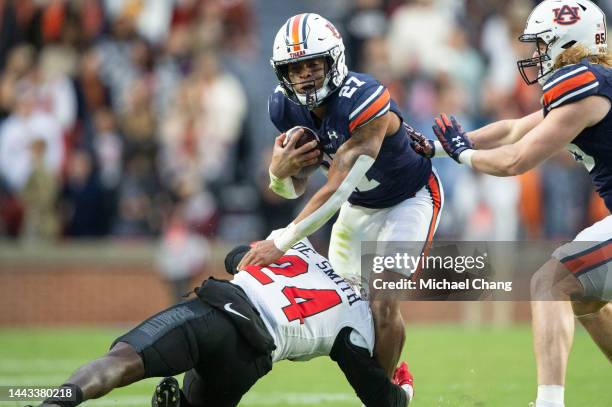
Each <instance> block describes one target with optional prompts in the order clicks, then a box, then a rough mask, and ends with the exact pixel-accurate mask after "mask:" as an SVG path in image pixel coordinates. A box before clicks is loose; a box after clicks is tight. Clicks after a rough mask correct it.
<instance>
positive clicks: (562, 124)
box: [434, 96, 610, 177]
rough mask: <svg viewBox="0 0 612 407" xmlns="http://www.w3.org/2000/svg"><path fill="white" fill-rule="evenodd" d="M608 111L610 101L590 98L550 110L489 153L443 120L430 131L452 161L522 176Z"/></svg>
mask: <svg viewBox="0 0 612 407" xmlns="http://www.w3.org/2000/svg"><path fill="white" fill-rule="evenodd" d="M609 110H610V101H609V100H607V99H605V98H603V97H600V96H590V97H587V98H585V99H582V100H580V101H578V102H575V103H570V104H567V105H563V106H561V107H558V108H556V109H553V110H552V111H551V112H550V113H549V114H548V115H547V116H546V118H545V119H544V120H542V122H541V123H540V124H538V125H537V126H536V127H534V128H533V129H532V130H531V131H529V132H528V133H527V134H526V135H525V136H524V137H523V138H521V139H520V140H519V141H517V142H516V143H513V144H509V145H505V146H501V147H498V148H494V149H491V150H474V149H472V147H471V145H470V143H469V140H468V139H467V136H466V135H465V133H463V132H461V131H460V128H457V126H456V122H454V121H453V123H450V122H449V121H448V119H446V118H445V116H444V115H443V117H442V118H441V119H437V120H436V122H437V124H436V126H434V132H435V133H436V136H437V137H438V139H439V140H440V142H441V143H442V145H443V146H444V149H445V150H446V151H447V152H448V153H449V155H450V156H451V157H453V158H454V159H455V160H456V161H458V162H460V163H463V164H467V165H469V166H471V167H472V168H474V169H476V170H478V171H480V172H484V173H486V174H490V175H495V176H501V177H504V176H514V175H519V174H522V173H524V172H526V171H528V170H530V169H532V168H534V167H535V166H536V165H538V164H539V163H541V162H542V161H544V160H546V159H547V158H549V157H550V156H552V155H554V154H556V153H557V152H559V151H561V150H562V149H564V148H565V146H567V144H569V143H571V142H572V140H573V139H574V138H576V136H577V135H578V134H580V133H581V132H582V131H583V130H584V129H585V128H587V127H590V126H593V125H595V124H597V123H598V122H600V121H601V120H602V119H603V118H604V117H605V115H607V114H608V112H609Z"/></svg>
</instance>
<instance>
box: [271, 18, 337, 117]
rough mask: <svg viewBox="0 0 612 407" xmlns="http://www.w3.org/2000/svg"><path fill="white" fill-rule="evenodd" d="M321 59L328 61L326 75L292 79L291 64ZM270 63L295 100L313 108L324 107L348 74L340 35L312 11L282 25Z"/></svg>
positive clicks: (290, 97)
mask: <svg viewBox="0 0 612 407" xmlns="http://www.w3.org/2000/svg"><path fill="white" fill-rule="evenodd" d="M318 58H323V60H324V76H323V77H322V78H321V77H317V78H312V79H307V80H305V81H295V80H293V81H292V80H291V79H290V77H289V76H290V75H289V65H291V64H296V63H303V62H304V61H309V60H313V59H318ZM270 63H271V65H272V67H273V68H274V71H275V73H276V76H277V78H278V80H279V82H280V87H281V89H282V91H283V93H284V94H285V95H286V96H287V97H288V98H289V99H290V100H291V101H292V102H294V103H296V104H299V105H302V106H306V107H307V108H308V109H310V110H312V109H314V108H316V107H317V106H320V105H321V104H322V103H323V102H324V101H325V99H326V98H327V97H328V96H329V95H331V94H332V93H333V92H334V91H336V90H337V89H338V88H339V87H340V85H341V84H342V83H343V82H344V79H345V78H346V75H347V73H348V68H347V67H346V64H345V62H344V44H343V43H342V38H341V37H340V34H338V31H337V30H336V29H335V27H334V26H333V25H332V24H331V23H330V22H329V21H327V20H326V19H324V18H323V17H321V16H319V15H317V14H312V13H308V14H298V15H296V16H294V17H291V18H289V19H288V20H287V22H286V23H285V24H284V25H283V26H282V27H281V28H280V30H279V31H278V33H277V34H276V39H275V40H274V47H273V54H272V58H271V60H270ZM321 79H322V83H321ZM309 85H312V86H309ZM317 85H319V86H317Z"/></svg>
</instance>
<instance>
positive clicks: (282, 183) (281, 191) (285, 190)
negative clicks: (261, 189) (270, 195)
mask: <svg viewBox="0 0 612 407" xmlns="http://www.w3.org/2000/svg"><path fill="white" fill-rule="evenodd" d="M268 173H269V174H270V185H269V186H268V188H270V189H271V190H272V191H274V192H275V193H276V194H277V195H280V196H282V197H283V198H287V199H295V198H298V197H299V195H298V194H297V193H296V192H295V187H294V186H293V180H292V179H291V177H287V178H278V177H277V176H276V175H274V174H272V171H271V170H270V169H268Z"/></svg>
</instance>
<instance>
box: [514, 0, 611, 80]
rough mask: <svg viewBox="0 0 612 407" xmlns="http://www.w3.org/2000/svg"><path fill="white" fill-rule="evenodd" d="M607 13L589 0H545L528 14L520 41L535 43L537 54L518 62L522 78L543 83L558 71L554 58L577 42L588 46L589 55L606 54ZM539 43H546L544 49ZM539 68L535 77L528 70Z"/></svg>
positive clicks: (585, 46)
mask: <svg viewBox="0 0 612 407" xmlns="http://www.w3.org/2000/svg"><path fill="white" fill-rule="evenodd" d="M605 33H606V16H605V14H604V13H603V12H602V11H601V9H600V8H599V7H597V6H596V5H595V4H594V3H593V2H591V1H590V0H544V1H542V2H541V3H539V4H538V5H537V6H536V7H535V8H534V9H533V11H532V12H531V14H530V15H529V18H528V19H527V24H526V26H525V31H524V33H523V35H521V36H520V37H519V41H521V42H527V43H534V44H535V45H536V48H537V56H536V55H534V56H533V57H531V58H527V59H523V60H520V61H518V62H517V66H518V69H519V72H520V73H521V76H522V77H523V80H525V82H526V83H527V84H529V85H531V84H534V83H536V82H539V83H540V84H541V85H544V84H545V83H546V81H547V80H548V78H549V77H550V75H551V74H552V73H553V72H554V71H555V61H556V60H557V58H558V57H559V55H561V54H562V53H563V52H564V51H565V50H566V49H569V48H571V47H573V46H574V45H575V44H580V46H582V47H584V48H586V49H587V50H588V52H589V55H598V54H605V53H606V52H607V44H606V42H605ZM540 43H541V44H544V45H546V47H545V50H542V49H541V48H540V46H539V45H540ZM529 68H537V70H538V74H537V77H536V78H535V79H530V78H529V75H528V74H527V69H529Z"/></svg>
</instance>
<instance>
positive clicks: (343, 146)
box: [241, 13, 443, 374]
mask: <svg viewBox="0 0 612 407" xmlns="http://www.w3.org/2000/svg"><path fill="white" fill-rule="evenodd" d="M271 63H272V66H273V68H274V71H275V72H276V75H277V76H278V79H279V82H280V84H279V85H278V86H277V88H276V89H275V90H274V92H273V93H272V95H271V96H270V99H269V102H268V107H269V113H270V119H271V120H272V122H273V123H274V125H275V126H276V127H277V129H278V130H279V131H280V132H281V133H282V134H281V135H280V136H278V137H277V138H276V142H275V146H274V150H273V157H272V162H271V164H270V167H269V170H270V178H271V183H270V188H271V189H272V190H273V191H274V192H276V193H277V194H279V195H281V196H283V197H285V198H288V199H293V198H296V197H298V196H300V195H301V194H302V193H303V191H304V187H305V182H306V180H305V179H304V177H302V175H303V171H301V169H302V168H303V167H308V166H310V165H312V164H316V163H318V162H319V161H318V155H319V153H318V151H316V150H314V151H311V150H312V149H313V148H314V147H315V145H316V142H311V143H310V144H306V145H304V146H303V147H301V148H298V149H295V148H294V144H295V140H296V139H297V137H292V138H291V139H290V140H289V141H288V142H287V143H286V145H285V134H284V133H285V132H286V131H287V130H289V129H291V128H293V127H295V126H303V127H308V128H310V129H312V130H313V131H314V132H315V133H316V134H317V135H318V137H319V140H320V143H321V144H322V147H323V150H324V159H323V162H322V163H321V167H323V169H324V171H326V172H327V182H326V184H325V185H324V186H323V187H321V188H320V189H319V190H318V191H317V192H316V193H315V194H314V196H313V197H312V198H311V199H310V200H309V201H308V203H307V204H306V206H305V208H304V209H303V210H302V212H301V213H300V214H299V215H298V217H297V218H296V219H294V220H293V221H292V222H291V223H290V224H289V226H288V227H287V228H286V229H285V231H284V232H283V233H282V234H281V235H279V236H278V237H277V238H275V239H274V240H266V241H260V242H257V243H256V244H254V246H253V248H252V249H251V251H250V252H249V253H248V254H247V255H246V256H245V258H244V259H243V264H242V265H241V266H243V265H244V264H254V265H264V264H270V263H272V262H274V261H275V260H277V259H278V258H279V257H281V256H282V255H283V253H285V251H287V249H288V248H290V247H291V245H293V244H294V243H295V242H297V241H299V240H300V239H302V238H303V237H305V236H308V235H310V234H311V233H313V232H315V231H316V230H317V229H318V228H320V227H321V226H322V225H323V224H325V222H327V221H328V220H329V219H330V218H331V217H332V216H333V215H334V214H335V213H336V212H337V211H338V210H340V213H339V216H338V220H337V221H336V223H335V224H334V226H333V230H332V236H331V239H330V248H329V258H330V260H331V263H332V265H333V267H334V269H335V270H336V272H338V273H339V274H340V275H343V276H348V275H351V274H359V273H360V270H361V242H362V241H386V242H390V241H421V242H425V241H430V240H431V239H432V236H433V234H434V232H435V230H436V228H437V225H438V221H439V214H440V211H441V208H442V204H443V192H442V188H441V186H440V182H439V180H438V178H437V177H436V175H435V174H434V173H433V172H432V167H431V162H430V160H429V159H428V158H425V157H422V156H420V155H418V154H416V153H415V151H413V150H412V149H411V148H410V138H409V137H408V135H407V131H408V129H409V128H408V129H407V126H406V125H405V124H404V123H403V119H402V114H401V112H400V111H399V109H398V107H397V105H396V103H395V102H394V101H393V100H392V99H391V97H390V95H389V91H388V90H387V89H386V88H385V86H383V85H381V84H380V83H379V82H378V81H377V80H376V79H374V78H373V77H371V76H369V75H366V74H361V73H356V72H350V71H349V70H348V68H347V66H346V64H345V61H344V45H343V42H342V38H341V36H340V34H339V33H338V31H337V30H336V28H335V27H334V26H333V25H332V24H331V23H330V22H329V21H327V20H326V19H325V18H323V17H321V16H319V15H317V14H312V13H306V14H299V15H296V16H293V17H291V18H289V19H288V20H287V22H286V23H285V24H283V26H282V27H281V28H280V30H279V31H278V34H277V35H276V38H275V41H274V46H273V56H272V60H271ZM300 131H301V130H300ZM421 249H422V248H421V247H419V248H418V249H417V250H421ZM419 254H420V253H416V255H419ZM395 271H397V270H395ZM414 271H415V270H402V272H403V273H407V274H410V273H411V272H414ZM391 272H392V273H391V275H393V270H391ZM398 276H399V275H398ZM372 307H373V311H374V316H375V321H376V333H377V335H376V337H377V343H376V356H377V360H378V361H379V362H380V364H381V365H383V366H385V367H387V371H388V373H389V374H391V373H392V368H393V366H395V364H396V362H397V358H398V357H399V353H400V351H401V345H402V343H403V338H404V326H403V321H402V319H401V315H400V313H399V304H398V302H397V301H394V300H391V299H386V300H384V299H380V300H376V301H374V302H373V304H372Z"/></svg>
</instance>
